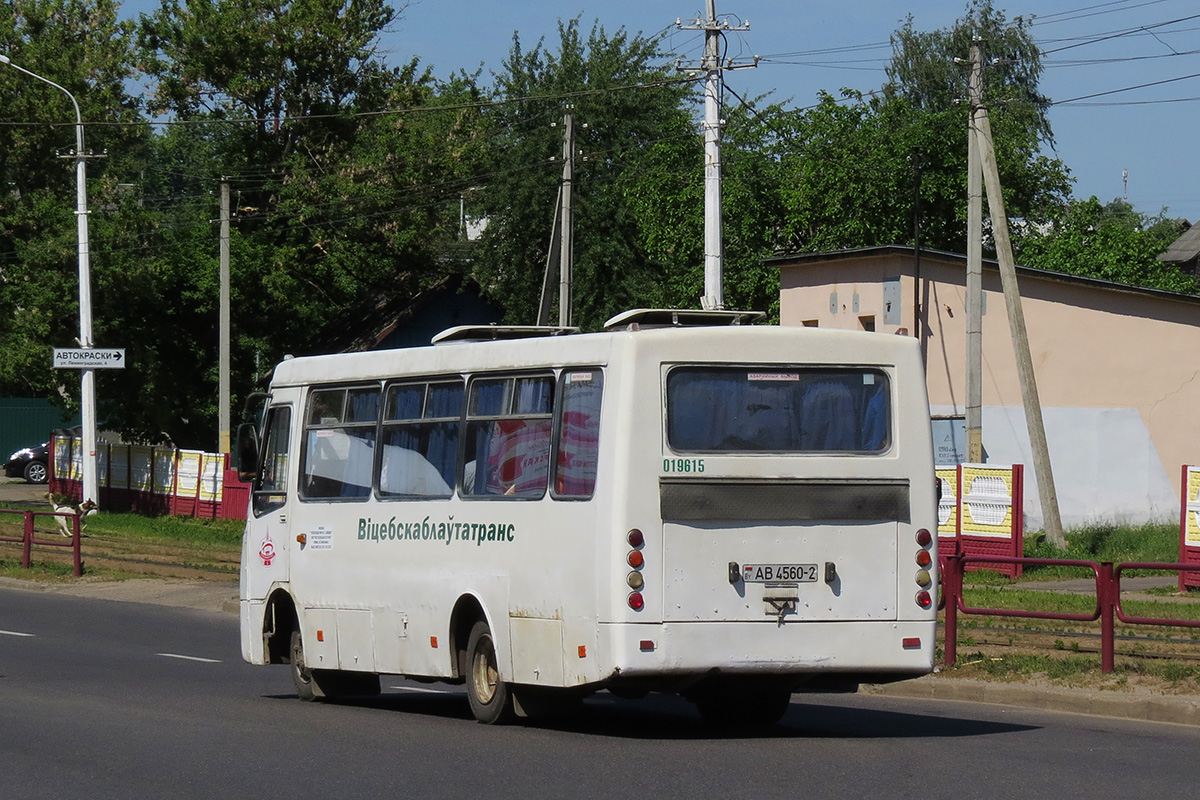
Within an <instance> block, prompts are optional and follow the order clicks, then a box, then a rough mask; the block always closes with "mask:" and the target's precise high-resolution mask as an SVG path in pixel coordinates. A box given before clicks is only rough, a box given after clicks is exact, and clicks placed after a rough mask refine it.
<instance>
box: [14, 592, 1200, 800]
mask: <svg viewBox="0 0 1200 800" xmlns="http://www.w3.org/2000/svg"><path fill="white" fill-rule="evenodd" d="M237 642H238V639H237V622H236V618H234V617H233V616H232V615H229V614H222V613H215V612H209V611H200V610H194V609H179V608H171V607H165V606H155V605H147V604H140V603H127V602H112V601H105V600H98V599H94V598H80V597H71V596H62V595H55V594H47V593H38V592H29V591H22V590H19V589H10V588H0V797H3V798H13V800H23V799H24V798H38V799H39V800H52V799H53V798H72V799H74V798H80V797H87V798H96V799H103V798H151V797H156V798H157V797H170V798H173V800H188V799H190V798H226V797H228V798H245V797H263V798H274V797H288V798H293V799H294V800H303V799H304V798H322V800H328V798H356V797H371V796H381V795H386V796H395V795H404V796H407V797H413V798H424V797H438V798H441V797H456V796H463V797H468V796H472V797H478V796H485V797H489V798H491V797H495V798H508V797H513V798H517V797H519V798H542V797H546V798H551V797H553V798H562V797H574V798H579V797H584V798H590V797H639V798H710V797H711V798H784V797H786V798H797V797H820V798H831V797H854V798H861V797H882V798H896V797H922V798H937V797H947V798H949V797H955V798H961V797H972V798H991V797H996V798H1000V797H1004V798H1008V797H1013V796H1021V797H1031V798H1039V797H1053V798H1062V797H1125V796H1133V795H1135V794H1144V793H1150V794H1151V795H1152V796H1153V795H1155V794H1157V795H1159V796H1176V795H1178V794H1180V793H1184V794H1188V793H1190V792H1191V789H1190V788H1189V787H1194V786H1195V783H1196V753H1198V752H1200V729H1198V728H1194V727H1188V726H1179V725H1169V724H1161V723H1143V722H1130V721H1121V720H1109V719H1102V718H1097V717H1087V716H1080V715H1071V714H1054V713H1049V712H1043V711H1037V710H1026V709H1012V708H1002V707H997V706H986V705H980V704H973V703H954V702H945V701H937V700H933V699H904V698H895V697H883V696H870V695H851V696H842V695H838V696H823V697H815V698H811V699H809V698H802V697H801V696H797V701H800V700H804V702H794V703H793V705H792V708H791V710H790V711H789V712H788V714H787V716H786V717H785V718H784V721H783V723H782V724H781V725H779V726H778V727H777V728H776V729H774V730H772V731H770V732H769V733H767V734H764V735H761V736H730V735H727V734H724V733H721V732H719V731H712V730H711V729H708V728H705V727H704V726H702V725H701V724H700V722H699V718H698V716H697V715H696V713H695V711H694V710H693V708H692V707H691V706H690V705H689V704H688V703H686V702H684V701H682V700H679V699H678V698H673V697H652V698H650V699H648V700H644V701H638V702H635V701H622V700H617V699H615V698H612V697H610V696H608V695H607V694H601V695H598V696H596V697H595V698H593V699H592V700H589V701H588V703H587V704H586V705H585V708H584V709H583V711H581V712H580V713H578V714H577V715H575V716H572V717H569V718H562V719H557V720H552V721H549V722H542V723H538V724H522V725H515V726H510V727H490V726H484V725H479V724H478V723H476V722H474V721H473V719H472V718H471V716H470V713H469V711H468V708H467V703H466V699H465V697H464V696H463V695H462V693H461V691H460V690H458V689H456V688H455V687H441V686H439V685H433V686H423V685H416V684H411V683H408V682H405V681H403V680H400V679H390V680H389V679H387V678H385V680H384V687H385V694H384V695H383V696H381V697H379V698H375V699H372V700H370V701H363V702H347V703H342V704H336V705H335V704H329V705H323V704H310V703H302V702H301V701H299V700H297V699H296V698H295V696H294V695H293V694H292V692H291V686H290V682H289V679H288V676H287V672H286V669H285V668H282V667H267V668H263V667H252V666H249V665H247V664H244V663H243V662H242V661H241V659H240V655H239V653H238V643H237Z"/></svg>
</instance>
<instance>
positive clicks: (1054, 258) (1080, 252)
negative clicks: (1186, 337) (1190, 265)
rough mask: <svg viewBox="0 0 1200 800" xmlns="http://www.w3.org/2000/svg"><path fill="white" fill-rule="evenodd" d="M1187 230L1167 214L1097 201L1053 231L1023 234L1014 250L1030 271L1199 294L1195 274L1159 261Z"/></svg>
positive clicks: (1073, 209) (1081, 206)
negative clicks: (1033, 269) (1145, 211)
mask: <svg viewBox="0 0 1200 800" xmlns="http://www.w3.org/2000/svg"><path fill="white" fill-rule="evenodd" d="M1187 227H1188V226H1187V223H1186V222H1184V221H1183V220H1179V219H1170V218H1168V217H1167V216H1166V215H1165V213H1159V214H1157V215H1155V216H1149V215H1146V214H1141V213H1139V212H1137V211H1135V210H1134V209H1133V206H1131V205H1129V203H1127V202H1126V201H1124V200H1120V199H1117V200H1113V201H1111V202H1109V203H1107V204H1104V205H1102V204H1101V203H1100V201H1099V200H1097V199H1096V198H1095V197H1091V198H1089V199H1087V200H1082V201H1079V202H1076V203H1072V204H1071V205H1070V206H1069V207H1067V208H1066V209H1065V210H1064V211H1063V213H1062V214H1061V215H1060V216H1059V217H1058V218H1056V219H1055V220H1054V222H1053V224H1052V225H1051V226H1050V227H1049V228H1048V229H1046V230H1039V229H1030V230H1025V231H1023V232H1022V233H1021V234H1019V235H1018V236H1016V237H1015V241H1014V249H1015V250H1016V253H1017V257H1018V258H1019V260H1020V262H1021V263H1022V264H1024V265H1026V266H1030V267H1037V268H1039V269H1046V270H1052V271H1054V272H1065V273H1067V274H1072V275H1085V276H1088V277H1091V278H1101V279H1103V280H1107V281H1115V282H1117V283H1125V284H1130V285H1133V286H1149V287H1153V288H1156V289H1166V290H1168V291H1172V292H1189V293H1195V292H1196V290H1197V282H1196V276H1195V275H1188V274H1185V273H1183V272H1181V271H1180V269H1179V267H1178V266H1177V265H1175V264H1171V263H1167V262H1164V261H1159V260H1158V258H1157V257H1158V255H1159V254H1160V253H1162V252H1164V251H1165V250H1166V249H1167V248H1168V247H1169V246H1170V244H1171V243H1172V242H1173V241H1175V240H1176V239H1177V238H1179V236H1180V234H1182V233H1184V231H1186V230H1187Z"/></svg>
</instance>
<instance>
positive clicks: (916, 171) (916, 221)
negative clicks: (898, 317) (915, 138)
mask: <svg viewBox="0 0 1200 800" xmlns="http://www.w3.org/2000/svg"><path fill="white" fill-rule="evenodd" d="M912 165H913V336H914V337H916V340H917V341H918V342H919V341H921V294H922V292H921V287H922V284H921V167H923V166H924V165H925V154H924V153H923V152H922V151H921V148H919V147H917V148H915V149H914V150H913V154H912Z"/></svg>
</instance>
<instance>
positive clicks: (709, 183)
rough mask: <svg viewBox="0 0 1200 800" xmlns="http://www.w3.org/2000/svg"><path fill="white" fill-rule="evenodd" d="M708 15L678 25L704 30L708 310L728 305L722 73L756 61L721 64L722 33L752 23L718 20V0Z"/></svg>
mask: <svg viewBox="0 0 1200 800" xmlns="http://www.w3.org/2000/svg"><path fill="white" fill-rule="evenodd" d="M706 6H707V9H706V12H705V13H706V17H705V19H704V20H696V22H695V24H694V25H683V24H682V21H681V20H676V21H675V24H676V26H677V27H678V28H679V29H680V30H702V31H704V58H703V60H702V61H701V62H700V71H701V72H703V73H704V75H705V79H704V295H703V297H701V298H700V306H701V308H704V309H706V310H719V309H723V308H725V290H724V287H723V285H722V281H723V276H722V273H723V270H724V244H723V241H722V230H721V226H722V215H721V85H722V83H721V81H722V78H721V73H722V72H723V71H724V70H727V69H741V68H744V67H752V66H757V64H758V57H757V56H755V59H754V61H755V63H754V64H742V65H738V66H735V65H733V64H728V63H727V64H722V63H721V36H722V34H723V33H724V32H726V31H748V30H750V23H749V22H746V23H744V24H743V25H742V26H740V27H737V28H733V27H730V25H729V24H728V23H727V22H723V21H718V20H717V9H716V0H707V3H706Z"/></svg>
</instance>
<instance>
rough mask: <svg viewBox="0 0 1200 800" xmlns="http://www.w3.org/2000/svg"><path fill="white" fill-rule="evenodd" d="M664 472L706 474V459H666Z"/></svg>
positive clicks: (664, 460)
mask: <svg viewBox="0 0 1200 800" xmlns="http://www.w3.org/2000/svg"><path fill="white" fill-rule="evenodd" d="M663 472H704V459H703V458H664V459H663Z"/></svg>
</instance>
